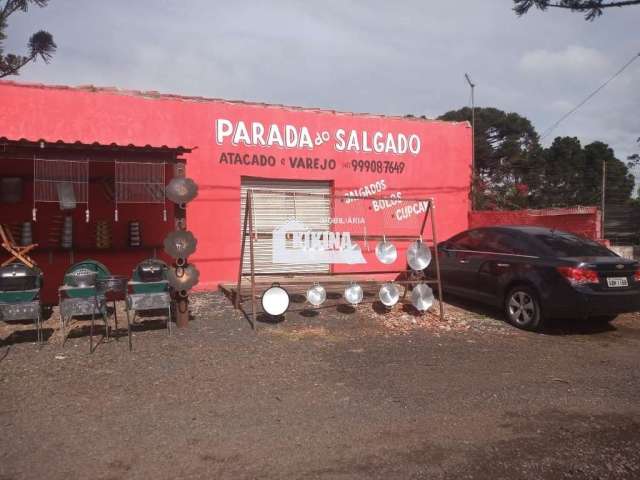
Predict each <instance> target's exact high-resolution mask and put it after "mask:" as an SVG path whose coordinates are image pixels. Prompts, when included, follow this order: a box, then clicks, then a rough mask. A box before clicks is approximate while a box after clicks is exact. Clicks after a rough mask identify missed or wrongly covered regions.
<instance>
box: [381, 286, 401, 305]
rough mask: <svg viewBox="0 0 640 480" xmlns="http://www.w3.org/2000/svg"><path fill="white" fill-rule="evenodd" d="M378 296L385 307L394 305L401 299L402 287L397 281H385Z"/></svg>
mask: <svg viewBox="0 0 640 480" xmlns="http://www.w3.org/2000/svg"><path fill="white" fill-rule="evenodd" d="M378 298H380V302H382V304H383V305H384V306H385V307H393V306H394V305H395V304H396V303H398V300H400V289H399V288H398V285H396V284H395V283H385V284H384V285H382V286H381V287H380V291H379V292H378Z"/></svg>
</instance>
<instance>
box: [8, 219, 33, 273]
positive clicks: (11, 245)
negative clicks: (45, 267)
mask: <svg viewBox="0 0 640 480" xmlns="http://www.w3.org/2000/svg"><path fill="white" fill-rule="evenodd" d="M0 239H1V240H2V248H4V249H5V250H6V251H7V252H9V254H10V255H11V258H9V260H5V261H4V262H2V264H1V265H0V266H1V267H4V266H6V265H9V264H10V263H12V262H16V261H17V262H22V263H24V264H25V265H26V266H27V267H29V268H33V267H34V266H35V265H37V264H36V262H35V261H34V260H33V259H32V258H31V257H30V256H29V255H27V253H29V252H30V251H31V250H33V249H34V248H36V247H37V246H38V244H37V243H32V244H31V245H18V244H17V243H16V241H15V240H14V239H13V234H12V233H11V229H10V228H9V226H8V225H6V224H0Z"/></svg>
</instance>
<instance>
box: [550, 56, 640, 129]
mask: <svg viewBox="0 0 640 480" xmlns="http://www.w3.org/2000/svg"><path fill="white" fill-rule="evenodd" d="M638 57H640V53H637V54H635V55H634V56H633V57H631V59H630V60H629V61H628V62H627V63H625V64H624V65H623V66H622V68H621V69H620V70H618V71H617V72H616V73H614V74H613V76H611V77H610V78H609V79H608V80H607V81H606V82H604V83H603V84H602V85H600V86H599V87H598V88H596V89H595V90H594V91H593V92H591V93H590V94H589V95H588V96H587V97H586V98H585V99H584V100H582V101H581V102H580V103H579V104H578V105H576V106H575V107H573V108H572V109H571V110H569V111H568V112H567V113H565V114H564V115H563V116H562V117H560V119H559V120H558V121H556V122H555V123H554V124H553V125H551V126H550V127H549V128H547V129H546V130H545V131H544V132H543V134H542V135H541V136H540V140H542V139H543V138H545V137H546V136H548V135H549V134H551V132H553V131H554V130H555V129H556V127H557V126H558V125H560V123H562V122H563V121H564V120H565V119H566V118H567V117H569V116H570V115H572V114H573V113H574V112H575V111H576V110H578V109H579V108H580V107H582V106H583V105H584V104H585V103H587V102H588V101H589V100H591V99H592V98H593V97H594V96H596V95H597V94H598V92H600V90H602V89H603V88H604V87H606V86H607V85H608V84H609V82H611V80H613V79H614V78H616V77H617V76H618V75H620V74H621V73H622V72H624V71H625V70H626V68H627V67H628V66H629V65H631V64H632V63H633V62H635V61H636V60H637V59H638Z"/></svg>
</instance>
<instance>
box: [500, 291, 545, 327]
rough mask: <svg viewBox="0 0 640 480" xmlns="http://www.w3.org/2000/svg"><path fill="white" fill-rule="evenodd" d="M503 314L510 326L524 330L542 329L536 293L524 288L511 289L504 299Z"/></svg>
mask: <svg viewBox="0 0 640 480" xmlns="http://www.w3.org/2000/svg"><path fill="white" fill-rule="evenodd" d="M505 313H506V315H507V320H508V321H509V323H511V324H512V325H514V326H516V327H518V328H522V329H524V330H539V329H540V328H541V327H542V314H541V312H540V301H539V300H538V295H537V294H536V292H535V291H534V290H533V289H531V288H529V287H525V286H518V287H515V288H512V289H511V290H510V291H509V293H508V294H507V296H506V299H505Z"/></svg>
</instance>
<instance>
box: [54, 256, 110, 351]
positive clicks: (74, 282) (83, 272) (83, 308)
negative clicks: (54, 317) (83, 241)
mask: <svg viewBox="0 0 640 480" xmlns="http://www.w3.org/2000/svg"><path fill="white" fill-rule="evenodd" d="M109 277H111V273H110V272H109V270H108V269H107V267H105V266H104V265H103V264H102V263H100V262H98V261H96V260H91V259H87V260H83V261H81V262H78V263H76V264H74V265H72V266H71V267H70V268H69V269H68V270H67V271H66V272H65V274H64V285H62V286H61V287H60V288H59V289H58V295H59V299H60V327H61V331H62V337H63V338H64V339H65V340H66V335H65V326H66V325H67V323H68V322H69V321H70V320H71V318H73V317H76V316H89V315H90V316H91V323H92V328H91V343H90V347H89V348H90V350H91V351H93V321H94V319H95V316H96V315H99V316H100V317H101V318H102V320H103V321H104V324H105V331H106V335H107V336H108V335H109V324H108V322H107V308H106V301H105V300H106V297H105V290H104V289H98V288H97V283H98V282H101V281H103V280H104V279H107V278H109Z"/></svg>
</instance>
